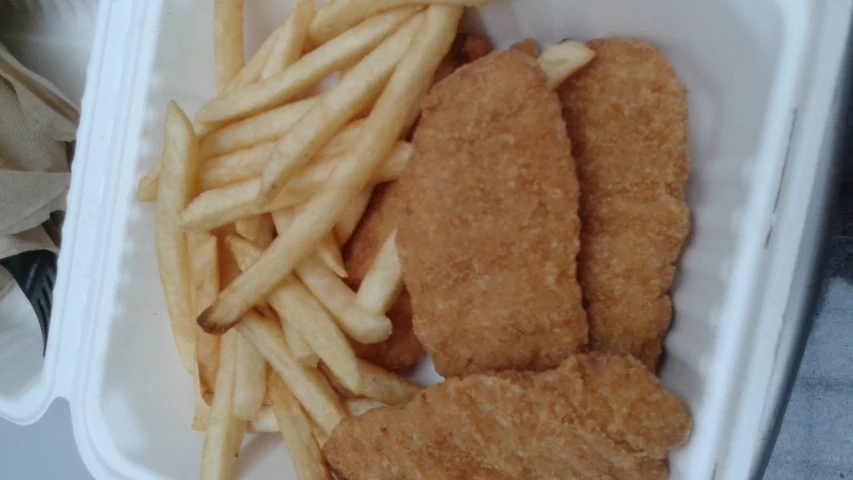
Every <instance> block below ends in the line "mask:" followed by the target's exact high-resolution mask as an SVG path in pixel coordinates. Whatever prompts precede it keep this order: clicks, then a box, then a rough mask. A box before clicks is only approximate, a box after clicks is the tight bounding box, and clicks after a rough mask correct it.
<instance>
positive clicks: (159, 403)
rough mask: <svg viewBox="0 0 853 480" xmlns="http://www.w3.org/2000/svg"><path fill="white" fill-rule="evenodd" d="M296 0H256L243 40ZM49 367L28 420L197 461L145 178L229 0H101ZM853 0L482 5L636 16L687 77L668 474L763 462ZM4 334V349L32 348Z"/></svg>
mask: <svg viewBox="0 0 853 480" xmlns="http://www.w3.org/2000/svg"><path fill="white" fill-rule="evenodd" d="M294 3H295V1H294V0H258V1H256V2H247V4H246V10H247V11H246V25H247V28H246V41H247V50H248V51H249V52H251V51H254V49H255V48H257V46H258V45H259V43H260V41H261V40H262V39H263V38H264V37H265V36H266V35H268V34H269V33H270V32H271V31H272V30H273V28H274V27H275V26H276V25H277V24H278V23H280V22H281V21H283V19H284V18H285V16H286V14H287V12H288V11H289V9H290V7H292V5H293V4H294ZM99 8H100V11H99V16H98V22H97V29H96V30H95V38H94V46H93V49H92V59H91V62H90V64H89V70H88V81H87V87H86V94H85V98H84V101H83V119H82V124H81V126H80V130H79V134H78V135H79V139H78V150H77V158H76V161H75V163H74V169H73V174H74V175H73V178H72V187H71V192H70V194H69V199H68V206H69V210H68V217H67V220H66V225H65V230H64V232H63V233H64V244H63V247H62V254H61V256H60V262H59V279H58V282H57V287H56V291H55V296H54V298H55V307H54V309H55V310H54V317H53V320H52V325H53V326H52V328H53V330H52V331H51V336H50V340H49V344H48V349H47V357H46V360H45V362H44V366H43V369H42V370H41V371H40V372H37V373H36V374H34V376H33V378H32V379H31V380H30V381H27V382H20V384H18V385H17V386H16V387H14V388H12V387H9V386H7V385H3V384H0V414H1V415H3V416H4V417H6V418H9V419H11V420H13V421H16V422H19V423H26V422H32V421H34V420H35V419H37V418H38V417H39V416H40V415H41V414H42V413H43V412H44V410H45V409H46V407H47V405H48V404H49V403H50V402H51V401H52V400H53V399H54V398H57V397H63V398H66V399H68V401H69V402H70V404H71V414H72V420H73V424H74V431H75V438H76V441H77V445H78V447H79V448H80V451H81V454H82V457H83V459H84V461H85V463H86V465H87V466H88V467H89V468H90V469H91V471H92V472H93V474H94V475H95V476H96V477H98V478H190V477H196V476H198V471H199V462H200V454H201V447H202V441H203V433H199V432H194V431H192V430H191V429H190V428H189V425H190V422H191V419H192V412H193V401H192V400H193V396H192V381H191V378H190V377H189V376H188V375H186V373H184V371H183V369H182V368H181V366H180V362H179V360H178V357H177V354H176V352H175V351H174V347H173V342H172V339H171V332H170V327H169V322H168V319H167V313H166V307H165V304H164V301H163V295H162V289H161V287H160V283H159V279H158V275H157V262H156V257H155V253H154V247H153V244H154V241H153V224H154V222H153V218H154V211H153V208H152V206H151V205H145V204H138V203H136V202H135V201H134V191H135V185H136V182H137V180H138V179H139V177H140V176H142V175H143V174H144V173H146V172H147V171H148V170H149V169H150V167H151V166H152V165H153V163H154V162H155V160H156V158H157V156H158V155H159V152H160V149H161V146H162V127H163V125H162V122H163V112H164V107H165V106H166V103H167V102H168V101H169V100H170V99H172V98H174V99H176V100H177V101H178V103H179V104H180V105H181V106H182V107H184V108H185V109H186V110H187V111H188V112H189V113H194V112H195V111H196V110H197V109H198V108H199V107H200V106H201V105H202V104H203V103H204V102H205V101H206V100H208V99H210V98H211V97H212V96H213V95H214V93H215V85H214V81H213V79H214V69H213V53H212V41H211V39H212V36H213V32H212V8H213V7H212V3H211V2H206V1H201V0H171V1H168V2H166V1H164V0H152V1H146V2H139V1H133V0H103V1H102V2H101V5H100V7H99ZM850 14H851V0H843V1H841V0H814V1H807V0H753V1H751V2H743V1H740V0H716V1H709V0H682V1H680V2H672V1H665V0H635V1H633V2H625V1H622V0H599V1H597V2H587V1H582V0H536V1H534V0H527V1H522V0H515V1H511V0H497V1H496V2H495V3H494V4H491V5H489V6H486V7H483V8H480V9H477V10H475V11H472V12H471V15H470V18H469V19H468V21H467V25H468V26H469V27H471V28H476V29H477V30H480V31H482V32H484V33H486V34H487V35H488V36H489V38H491V39H492V40H493V41H494V42H495V44H496V45H497V46H498V47H507V46H509V45H510V44H511V43H514V42H516V41H519V40H522V39H525V38H534V39H536V40H537V41H539V42H540V43H541V44H550V43H553V42H556V41H559V40H561V39H564V38H567V37H570V38H573V39H579V40H586V39H592V38H597V37H603V36H632V37H639V38H643V39H646V40H648V41H651V42H652V43H654V44H656V45H658V46H660V47H661V48H662V49H663V50H664V51H665V52H666V54H667V55H668V56H669V58H670V59H671V61H672V63H673V65H674V66H675V69H676V71H677V72H678V74H679V76H680V77H681V78H682V79H683V80H684V82H685V83H686V84H687V87H688V90H689V103H690V114H691V119H690V120H691V121H690V131H691V136H692V139H691V154H692V172H691V179H690V185H689V187H688V198H687V200H688V203H689V205H690V207H691V211H692V213H693V220H694V231H693V235H692V238H691V240H690V243H689V245H688V247H687V249H686V251H685V253H684V255H683V257H682V259H681V261H680V264H679V267H680V268H679V274H678V276H677V279H676V282H675V285H674V289H673V295H674V303H675V310H676V312H675V320H674V323H673V327H672V330H671V332H670V334H669V336H668V338H667V340H666V345H665V349H666V357H665V361H664V363H663V366H662V369H661V377H662V379H663V381H664V383H665V384H666V386H667V388H668V389H669V390H670V391H672V392H673V393H675V394H676V395H678V396H679V397H680V398H681V399H682V400H684V402H685V403H686V404H687V405H688V407H689V409H690V411H691V413H692V415H693V417H694V421H695V427H694V432H693V436H692V438H691V440H690V442H689V443H688V444H687V445H686V446H685V447H684V448H683V449H681V450H679V451H677V452H673V454H672V455H671V463H670V465H671V470H672V477H673V478H679V479H690V480H695V479H705V478H712V477H713V476H714V475H716V478H727V479H728V478H745V477H746V476H747V475H748V473H749V472H751V471H753V470H754V468H755V464H756V462H757V459H756V452H758V451H759V449H760V447H761V445H762V440H763V439H762V438H760V433H759V432H761V431H763V430H762V427H763V426H764V425H765V423H766V421H767V420H766V419H765V418H764V413H765V410H764V409H765V405H767V404H768V400H772V399H769V398H768V390H769V388H770V386H771V379H772V378H773V375H774V366H775V365H777V364H778V363H779V362H780V361H783V360H784V359H781V358H778V357H777V356H776V353H777V346H778V345H779V342H780V338H782V333H783V329H784V322H783V317H784V313H785V308H786V305H787V303H786V301H787V299H788V295H789V293H790V289H791V284H792V279H793V276H794V271H795V270H794V269H795V260H796V255H797V252H798V251H799V249H800V247H801V245H802V242H803V238H804V237H803V230H802V227H803V225H805V224H806V223H805V222H806V219H807V218H808V216H809V215H810V214H814V213H815V212H810V210H809V208H810V205H814V203H810V202H809V199H811V198H812V194H813V193H814V192H813V188H814V186H815V185H818V184H820V182H819V180H820V179H821V178H823V177H821V171H822V170H821V166H825V165H826V162H827V161H828V160H827V159H826V158H825V156H821V152H822V150H821V144H822V141H823V139H824V138H825V135H826V133H827V132H829V131H830V130H831V128H832V126H833V125H834V122H835V114H836V109H835V106H834V104H833V98H834V97H833V94H834V92H835V89H836V87H837V86H838V83H839V72H840V71H841V70H840V69H841V66H842V61H843V52H844V44H845V41H846V39H847V37H848V33H849V32H848V29H849V20H850ZM5 347H7V345H3V344H0V369H3V368H8V367H7V365H8V364H10V363H14V360H15V358H14V356H13V355H14V354H13V353H8V352H7V351H6V348H5ZM284 452H285V449H284V446H283V445H281V444H280V441H279V439H278V437H277V436H276V435H258V436H253V437H250V438H247V440H246V444H245V445H244V449H243V452H242V453H241V459H240V462H239V463H240V468H241V469H242V471H241V472H240V473H241V474H242V478H260V479H263V478H292V479H295V478H296V477H295V474H294V473H293V471H292V468H291V467H290V463H289V460H288V457H287V455H286V454H285V453H284Z"/></svg>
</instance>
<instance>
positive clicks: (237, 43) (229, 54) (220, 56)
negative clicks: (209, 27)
mask: <svg viewBox="0 0 853 480" xmlns="http://www.w3.org/2000/svg"><path fill="white" fill-rule="evenodd" d="M213 58H214V60H215V63H216V83H217V84H218V85H219V89H220V90H224V89H225V88H226V87H227V86H228V84H229V83H231V81H232V80H233V79H234V77H236V76H237V74H238V73H239V72H240V69H241V68H243V0H215V1H214V2H213Z"/></svg>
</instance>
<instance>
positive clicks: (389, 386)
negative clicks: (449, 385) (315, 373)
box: [320, 359, 423, 406]
mask: <svg viewBox="0 0 853 480" xmlns="http://www.w3.org/2000/svg"><path fill="white" fill-rule="evenodd" d="M358 368H359V372H361V377H362V378H361V388H360V389H357V390H353V389H350V388H348V387H347V386H346V385H343V384H342V383H341V382H340V379H339V378H337V375H335V373H334V372H332V371H331V370H329V369H328V368H327V366H326V365H324V364H322V363H321V364H320V369H321V371H323V373H324V374H325V375H326V378H327V379H328V381H329V384H330V385H332V387H333V388H334V389H335V391H337V392H338V395H340V397H341V398H343V399H345V400H352V399H355V398H361V397H364V398H369V399H371V400H376V401H378V402H382V403H384V404H385V405H392V406H393V405H405V404H406V403H408V402H409V401H410V400H411V399H412V398H414V397H415V395H417V394H418V392H420V391H421V390H423V387H421V386H420V385H418V384H415V383H412V382H410V381H408V380H406V379H405V378H403V377H401V376H399V375H397V374H395V373H391V372H389V371H387V370H385V369H383V368H381V367H377V366H376V365H374V364H372V363H370V362H368V361H365V360H362V359H359V360H358Z"/></svg>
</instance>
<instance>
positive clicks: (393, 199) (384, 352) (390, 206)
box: [343, 33, 492, 374]
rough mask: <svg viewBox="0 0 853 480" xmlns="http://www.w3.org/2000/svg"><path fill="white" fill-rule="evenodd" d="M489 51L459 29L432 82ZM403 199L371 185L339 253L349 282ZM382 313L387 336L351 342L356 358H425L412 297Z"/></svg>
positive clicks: (399, 365) (358, 277)
mask: <svg viewBox="0 0 853 480" xmlns="http://www.w3.org/2000/svg"><path fill="white" fill-rule="evenodd" d="M491 50H492V46H491V44H490V43H489V41H488V40H486V39H485V38H483V37H481V36H479V35H474V34H465V33H460V34H458V35H457V36H456V40H455V41H454V42H453V47H452V48H451V49H450V51H449V52H448V53H447V55H446V56H445V58H444V60H442V63H441V65H440V66H439V69H438V71H436V74H435V77H436V78H435V82H438V81H440V80H441V79H443V78H445V77H447V76H448V75H450V74H451V73H453V71H455V70H456V69H457V68H459V67H460V66H462V65H464V64H466V63H470V62H472V61H474V60H477V59H479V58H481V57H482V56H484V55H486V54H488V53H489V52H490V51H491ZM405 200H406V196H405V192H404V191H403V190H401V189H400V188H398V187H397V182H389V183H386V184H382V185H379V186H378V187H376V190H375V191H374V193H373V196H372V197H371V199H370V205H368V207H367V210H366V211H365V213H364V217H363V218H362V220H361V222H359V226H358V228H357V229H356V231H355V232H354V233H353V235H352V237H351V238H350V240H349V241H348V242H347V244H346V245H345V246H344V250H343V257H344V261H345V262H346V269H347V273H348V274H349V279H348V283H349V284H350V286H351V287H353V288H358V286H359V285H360V284H361V281H362V280H363V279H364V276H365V275H366V274H367V271H368V270H369V269H370V266H371V265H372V264H373V259H374V258H376V254H377V253H378V252H379V249H380V248H382V243H383V242H385V239H386V238H388V235H390V234H391V232H393V231H394V229H395V228H397V218H398V215H399V212H400V209H401V205H402V203H403V202H404V201H405ZM387 316H388V318H389V319H390V320H391V322H392V324H393V326H394V327H393V330H392V332H391V336H390V337H389V338H388V339H387V340H385V341H384V342H381V343H376V344H373V345H364V344H361V343H358V342H352V345H353V349H354V350H355V353H356V355H358V356H359V357H360V358H362V359H364V360H367V361H369V362H371V363H374V364H376V365H378V366H380V367H382V368H385V369H386V370H390V371H392V372H395V373H400V374H403V373H406V372H408V371H409V370H411V369H412V367H414V366H415V365H417V364H418V363H419V362H420V361H421V360H422V359H423V357H424V348H423V346H422V345H421V342H420V341H419V340H418V338H417V337H416V336H415V333H414V331H413V330H412V301H411V298H410V297H409V292H408V291H406V290H403V292H402V293H401V294H400V297H399V298H398V299H397V301H396V302H395V303H394V305H393V306H392V307H391V309H390V310H389V311H388V312H387Z"/></svg>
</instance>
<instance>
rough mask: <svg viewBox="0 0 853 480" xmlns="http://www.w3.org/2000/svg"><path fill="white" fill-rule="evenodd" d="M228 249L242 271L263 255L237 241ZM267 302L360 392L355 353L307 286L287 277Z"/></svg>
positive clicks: (332, 367)
mask: <svg viewBox="0 0 853 480" xmlns="http://www.w3.org/2000/svg"><path fill="white" fill-rule="evenodd" d="M228 246H229V248H230V249H231V251H232V252H233V253H234V256H235V258H236V259H237V261H238V262H239V263H240V266H241V267H243V268H249V267H251V266H252V265H253V264H254V263H255V262H256V261H257V260H258V259H259V258H261V254H262V253H263V252H262V251H261V250H260V249H259V248H257V247H256V246H254V245H252V244H251V243H249V242H247V241H245V240H242V239H240V238H236V237H232V238H229V239H228ZM267 301H268V302H269V304H270V306H271V307H272V308H273V310H275V311H276V313H278V315H279V317H280V318H281V319H282V320H285V321H286V322H287V323H288V324H289V325H290V326H292V327H293V329H294V330H295V331H296V332H298V333H299V334H300V335H301V336H302V338H304V339H305V341H306V342H308V345H309V346H310V347H311V350H313V351H314V352H315V353H316V354H317V356H318V357H320V359H322V360H323V362H324V363H325V364H326V365H328V368H329V369H330V370H331V371H332V372H334V374H335V376H336V378H340V379H341V381H342V382H343V383H344V384H346V386H347V388H351V389H354V390H358V389H360V388H361V374H360V373H359V369H358V362H357V361H356V357H355V352H353V350H352V348H351V347H350V345H349V342H347V339H346V337H345V336H344V334H343V333H342V332H341V331H340V329H339V328H338V326H337V324H336V323H335V321H334V320H333V319H332V317H331V315H329V313H328V312H327V311H326V310H325V309H324V308H323V306H322V305H321V304H320V302H319V301H318V300H317V299H316V298H315V297H314V295H313V294H312V293H311V292H310V291H309V290H308V289H307V288H306V287H305V285H303V284H302V283H301V282H300V281H299V280H297V279H296V278H295V277H293V276H292V275H288V276H287V277H286V278H285V279H284V280H283V281H282V282H281V284H280V285H279V286H278V287H276V288H275V289H274V290H273V291H272V292H271V293H270V295H269V296H268V297H267Z"/></svg>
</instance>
